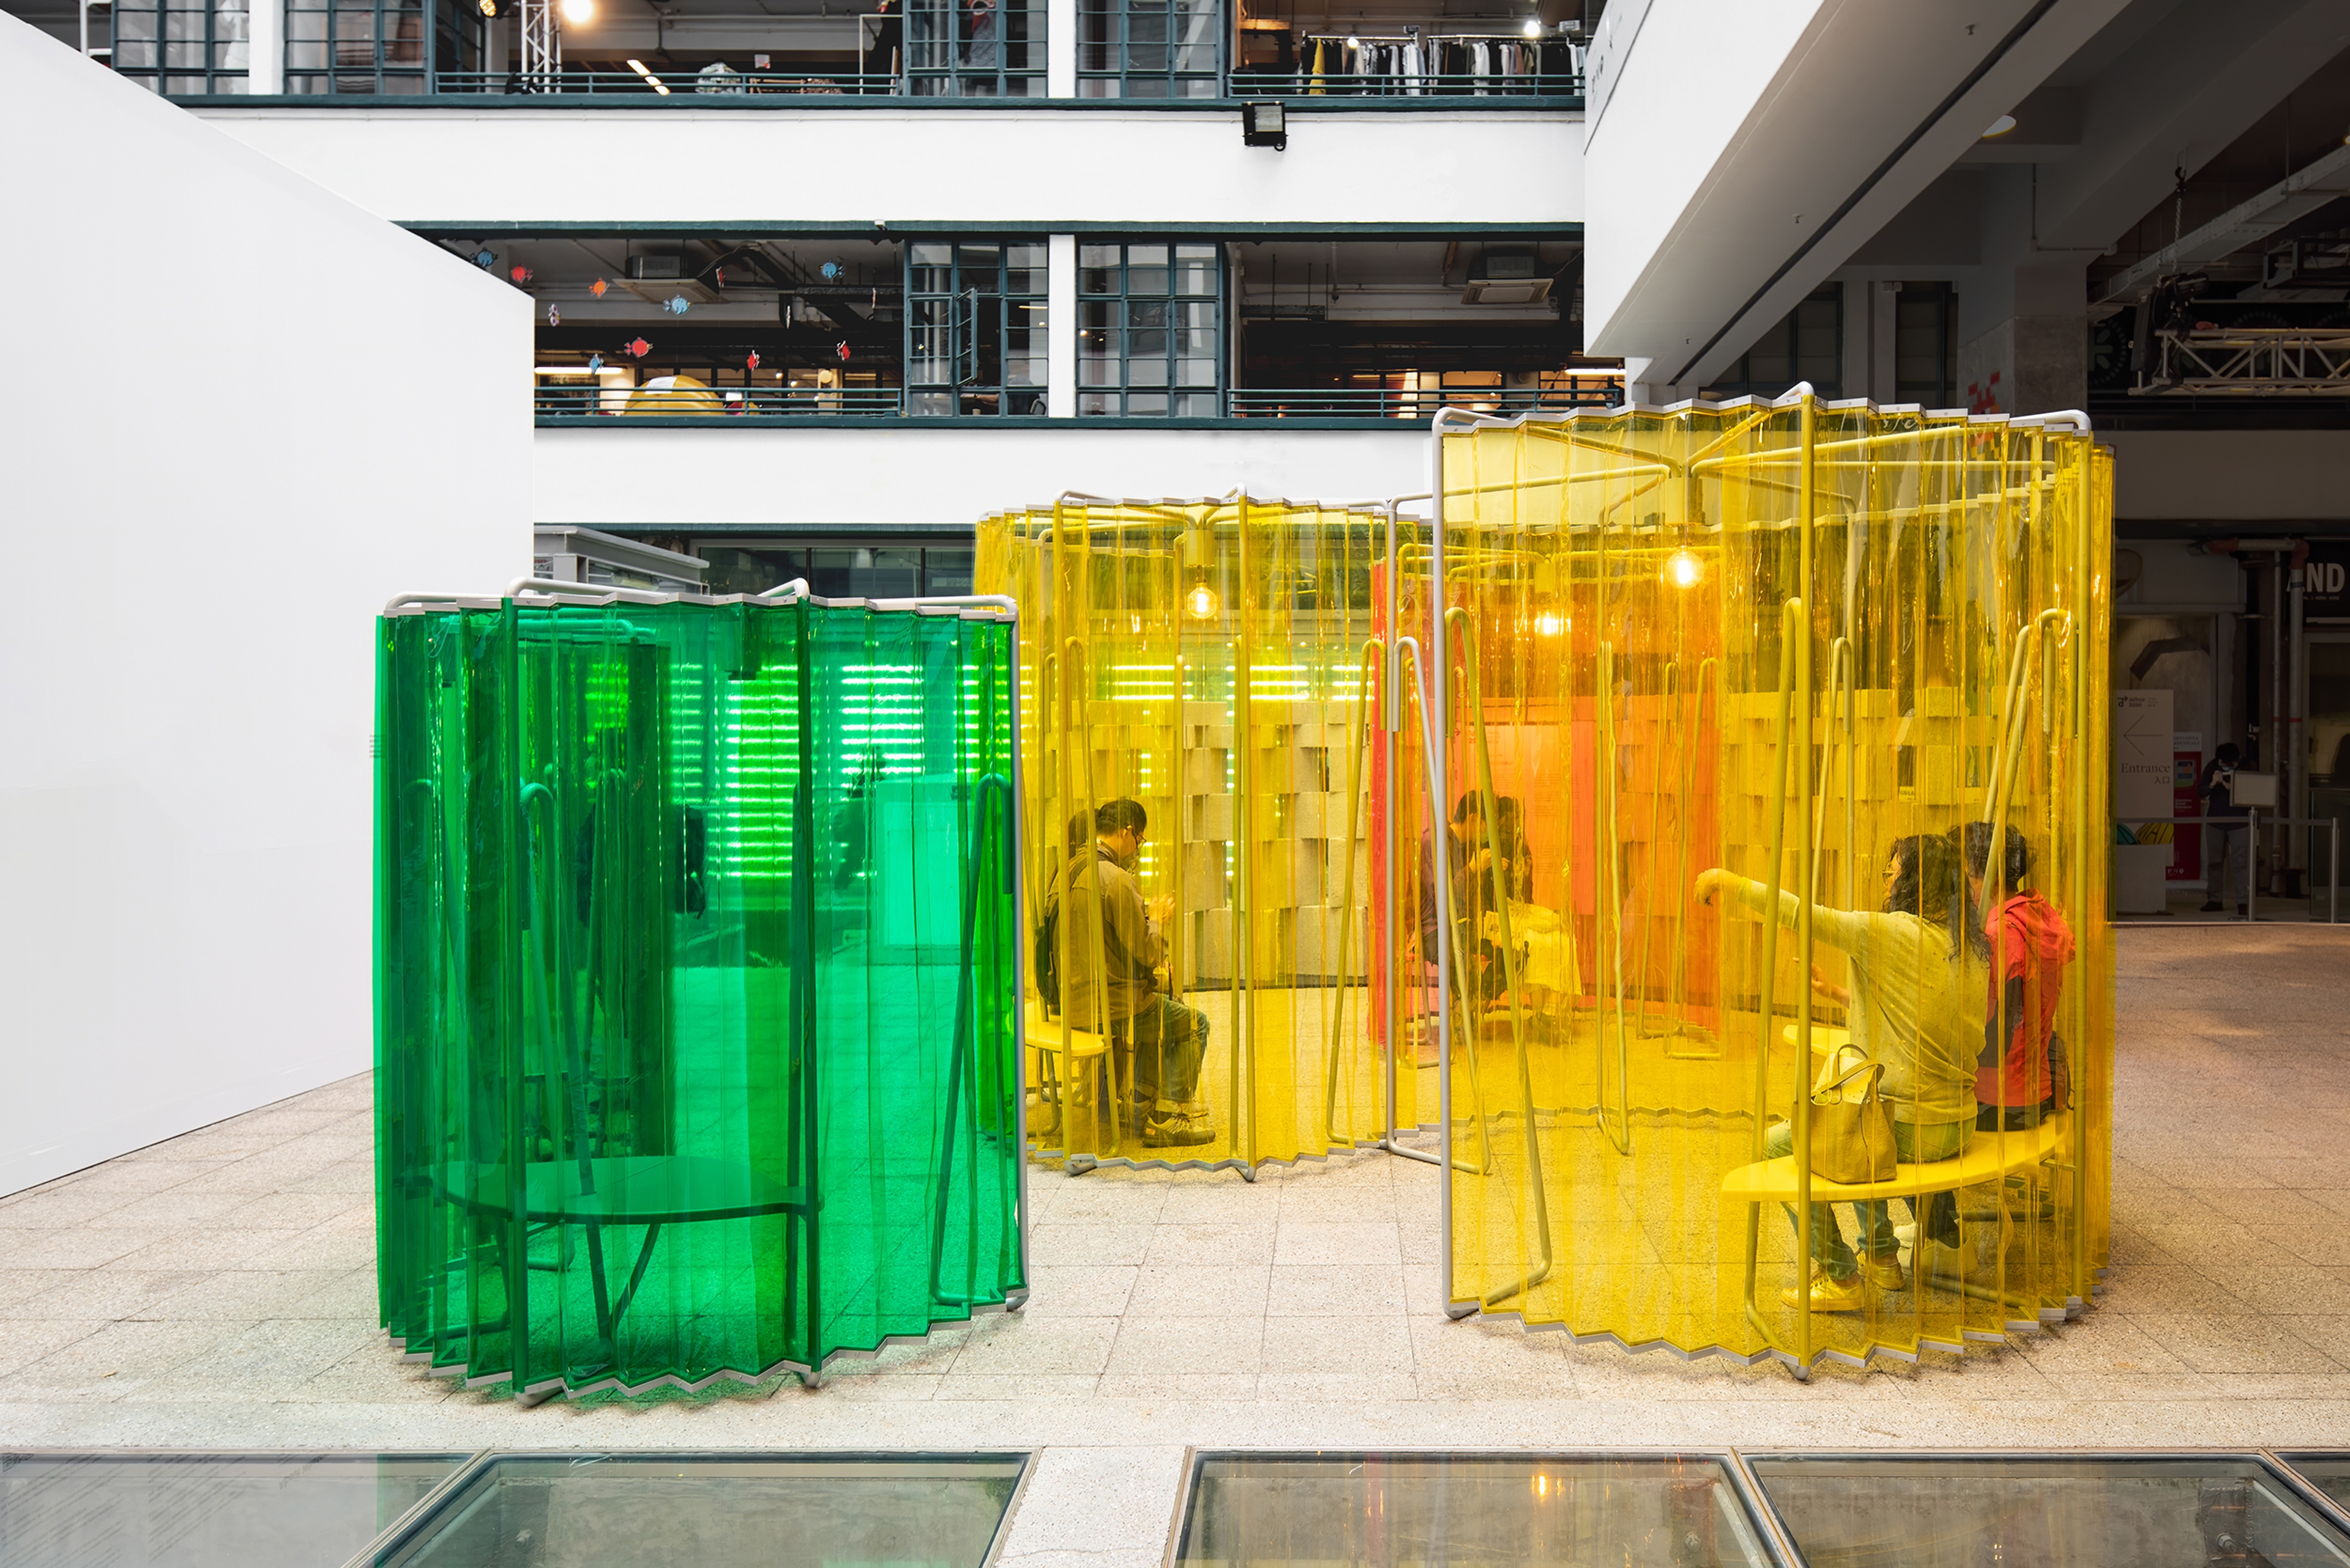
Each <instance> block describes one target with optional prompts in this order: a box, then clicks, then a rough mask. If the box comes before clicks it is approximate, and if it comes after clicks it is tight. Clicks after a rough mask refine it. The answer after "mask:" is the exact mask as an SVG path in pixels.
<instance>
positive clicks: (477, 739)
mask: <svg viewBox="0 0 2350 1568" xmlns="http://www.w3.org/2000/svg"><path fill="white" fill-rule="evenodd" d="M1012 680H1013V628H1012V625H1011V624H1010V621H1009V618H1006V617H1000V616H999V615H998V614H997V612H995V611H993V610H982V609H964V610H961V611H955V610H941V609H936V608H932V609H926V610H924V611H922V612H921V613H915V612H912V611H906V610H899V611H887V612H884V611H876V610H872V609H869V608H868V607H865V606H863V605H862V604H861V603H853V604H849V605H829V606H828V605H825V604H823V603H820V602H810V601H806V600H803V601H801V602H798V603H790V604H765V603H761V602H757V601H737V602H723V603H712V602H707V601H701V602H697V601H675V602H669V603H662V604H650V605H645V604H621V605H613V606H608V607H607V606H592V607H584V606H561V607H531V606H526V605H518V604H516V603H515V602H514V601H513V600H505V601H503V602H501V603H498V604H496V605H494V607H450V606H431V607H416V608H411V609H408V610H405V611H403V612H401V613H396V614H392V615H390V616H387V617H386V618H384V619H382V620H381V621H380V623H379V645H378V690H377V707H378V720H377V723H378V762H377V829H376V834H377V865H376V889H377V954H376V990H377V1025H376V1068H377V1076H376V1115H377V1168H378V1187H379V1191H378V1199H377V1210H378V1227H379V1229H378V1255H379V1265H380V1266H379V1276H380V1305H381V1310H382V1315H383V1322H384V1324H385V1326H386V1328H387V1329H388V1330H389V1331H390V1334H391V1335H392V1337H393V1338H394V1339H395V1340H398V1341H400V1342H401V1343H402V1344H403V1345H404V1346H405V1348H406V1350H407V1351H408V1353H409V1354H410V1355H411V1356H421V1357H423V1358H425V1359H428V1360H429V1361H430V1362H431V1363H432V1365H433V1366H435V1367H442V1368H447V1369H449V1370H450V1371H452V1372H454V1373H461V1374H463V1376H466V1377H468V1378H469V1379H473V1380H476V1381H484V1382H486V1381H492V1380H497V1379H504V1378H508V1377H511V1378H512V1379H513V1381H514V1383H515V1386H516V1388H517V1389H518V1390H520V1389H527V1390H534V1391H536V1390H552V1389H555V1388H558V1387H559V1388H562V1389H564V1390H567V1391H568V1392H572V1393H578V1392H584V1391H586V1390H587V1389H588V1388H591V1387H605V1386H620V1387H622V1388H627V1389H637V1388H641V1387H643V1386H647V1385H648V1384H650V1383H653V1382H656V1381H661V1380H672V1381H677V1382H682V1383H686V1384H699V1383H702V1382H706V1381H708V1380H710V1379H712V1378H713V1377H717V1376H745V1377H748V1376H759V1375H761V1374H763V1373H766V1372H769V1371H773V1370H775V1369H777V1368H782V1367H791V1368H796V1369H800V1370H803V1371H806V1370H812V1369H815V1368H817V1367H820V1366H822V1365H823V1363H824V1361H825V1359H826V1358H827V1356H829V1355H832V1354H833V1353H835V1352H837V1351H840V1350H844V1349H848V1350H869V1349H874V1348H877V1347H879V1345H881V1344H882V1343H883V1341H884V1340H885V1339H888V1338H889V1337H891V1336H896V1335H912V1334H923V1333H926V1332H927V1331H928V1330H929V1328H930V1327H931V1324H935V1323H939V1322H943V1321H950V1320H957V1319H962V1318H966V1317H968V1316H969V1315H970V1314H971V1312H972V1309H973V1307H975V1306H978V1305H982V1304H988V1303H1004V1302H1006V1301H1007V1300H1014V1299H1017V1298H1018V1297H1019V1296H1020V1295H1021V1294H1023V1293H1024V1289H1025V1282H1024V1273H1023V1269H1024V1258H1023V1248H1022V1244H1021V1229H1020V1211H1021V1210H1020V1180H1021V1175H1020V1147H1019V1139H1018V1119H1017V1118H1018V1115H1019V1103H1020V1087H1019V1082H1018V1071H1019V1064H1018V1057H1017V1053H1016V1051H1015V1049H1014V1033H1013V1031H1014V1012H1015V1011H1016V1007H1017V990H1016V988H1017V984H1018V979H1017V965H1016V945H1015V944H1016V934H1015V931H1014V919H1015V910H1014V881H1013V867H1014V846H1013V820H1014V812H1013V810H1012V778H1013V751H1012V748H1013V740H1012V736H1013V686H1012Z"/></svg>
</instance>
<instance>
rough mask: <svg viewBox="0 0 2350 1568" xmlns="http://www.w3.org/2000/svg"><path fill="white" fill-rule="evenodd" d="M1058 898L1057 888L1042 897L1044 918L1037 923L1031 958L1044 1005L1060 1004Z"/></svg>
mask: <svg viewBox="0 0 2350 1568" xmlns="http://www.w3.org/2000/svg"><path fill="white" fill-rule="evenodd" d="M1060 938H1061V899H1060V897H1059V892H1058V890H1057V889H1055V894H1054V896H1053V897H1051V898H1046V899H1045V918H1044V919H1041V920H1039V921H1037V922H1036V941H1035V948H1034V950H1033V951H1032V952H1031V954H1030V957H1031V958H1032V959H1033V960H1034V961H1035V962H1034V964H1033V965H1032V968H1033V969H1034V971H1035V975H1036V994H1037V995H1038V996H1040V997H1042V998H1044V1000H1045V1006H1046V1007H1047V1008H1052V1009H1057V1008H1058V1007H1059V1006H1060V1005H1061V940H1060Z"/></svg>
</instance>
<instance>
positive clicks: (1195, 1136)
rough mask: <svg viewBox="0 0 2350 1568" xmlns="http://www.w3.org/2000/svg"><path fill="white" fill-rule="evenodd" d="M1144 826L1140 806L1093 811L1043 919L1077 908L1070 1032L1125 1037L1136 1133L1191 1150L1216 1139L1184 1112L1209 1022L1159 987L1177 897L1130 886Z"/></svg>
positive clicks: (1066, 1011)
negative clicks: (1086, 841) (1091, 938)
mask: <svg viewBox="0 0 2350 1568" xmlns="http://www.w3.org/2000/svg"><path fill="white" fill-rule="evenodd" d="M1149 827H1150V819H1149V815H1148V814H1146V813H1145V812H1144V811H1143V809H1142V806H1141V804H1140V803H1139V802H1137V801H1131V800H1126V799H1118V800H1113V801H1108V802H1106V803H1104V804H1103V805H1102V806H1101V807H1100V809H1098V810H1097V811H1096V812H1095V813H1094V842H1093V843H1092V844H1091V845H1090V846H1081V847H1080V848H1079V849H1078V851H1077V853H1076V854H1074V855H1073V856H1071V857H1070V859H1069V864H1068V867H1067V868H1066V871H1065V872H1064V873H1063V875H1062V876H1061V877H1059V878H1058V879H1057V880H1056V881H1055V884H1054V886H1053V888H1052V889H1051V891H1049V892H1048V893H1047V894H1046V895H1045V920H1046V921H1048V922H1050V921H1054V920H1055V919H1057V918H1058V916H1059V914H1060V912H1061V910H1062V909H1075V910H1077V911H1080V916H1079V918H1078V919H1073V920H1072V921H1071V922H1070V923H1069V925H1068V927H1067V929H1066V933H1065V935H1064V937H1063V940H1065V941H1066V944H1067V946H1066V952H1067V955H1068V956H1067V958H1066V961H1064V962H1063V963H1062V964H1061V965H1060V968H1061V970H1062V971H1063V972H1062V975H1061V992H1062V1000H1063V1013H1062V1015H1063V1016H1064V1017H1065V1018H1067V1019H1068V1020H1069V1021H1070V1022H1071V1023H1072V1024H1073V1026H1074V1027H1076V1028H1079V1029H1087V1028H1092V1029H1098V1030H1101V1031H1102V1032H1104V1033H1109V1034H1111V1035H1113V1036H1115V1037H1117V1038H1118V1039H1121V1040H1123V1041H1124V1043H1125V1045H1126V1048H1127V1050H1128V1052H1129V1053H1130V1054H1131V1059H1132V1069H1131V1070H1132V1083H1133V1093H1134V1105H1133V1107H1132V1110H1131V1113H1130V1114H1131V1125H1132V1126H1134V1127H1137V1128H1139V1131H1140V1134H1141V1138H1142V1146H1143V1147H1145V1148H1188V1147H1196V1146H1197V1145H1200V1144H1203V1143H1208V1142H1211V1141H1212V1140H1213V1139H1214V1137H1215V1136H1216V1135H1215V1129H1214V1127H1212V1126H1211V1124H1210V1122H1209V1119H1208V1117H1207V1116H1206V1114H1205V1113H1204V1112H1201V1111H1198V1110H1194V1109H1192V1108H1191V1105H1192V1102H1193V1101H1194V1099H1195V1098H1196V1097H1197V1096H1198V1094H1199V1087H1200V1064H1201V1060H1202V1059H1204V1058H1205V1057H1206V1055H1207V1052H1208V1020H1207V1018H1206V1016H1205V1015H1204V1014H1202V1013H1201V1012H1200V1011H1199V1009H1197V1008H1194V1007H1186V1006H1185V1005H1184V1004H1183V1003H1181V1002H1178V1001H1176V1000H1175V999H1174V998H1173V997H1171V996H1169V995H1168V994H1167V993H1166V992H1165V991H1164V990H1163V989H1161V981H1160V979H1159V973H1158V970H1159V965H1160V964H1161V963H1163V962H1165V961H1166V957H1167V942H1166V939H1165V938H1164V937H1163V936H1161V935H1160V933H1159V921H1161V920H1163V919H1166V918H1167V917H1168V915H1169V913H1170V911H1171V910H1172V909H1173V907H1174V900H1173V899H1171V898H1154V899H1151V900H1149V902H1148V903H1146V902H1145V901H1144V899H1143V897H1142V888H1141V884H1140V883H1139V882H1137V881H1136V880H1135V876H1134V868H1135V865H1136V862H1137V861H1138V860H1139V857H1140V856H1141V853H1142V846H1143V844H1144V843H1145V842H1146V841H1147V840H1148V838H1149ZM1092 908H1098V909H1099V912H1100V923H1099V928H1098V929H1099V930H1100V932H1101V950H1100V954H1099V959H1100V962H1099V964H1098V965H1097V964H1096V963H1095V957H1096V955H1095V954H1093V953H1091V952H1088V951H1087V950H1086V949H1087V942H1086V941H1085V940H1084V939H1085V936H1086V934H1087V930H1088V929H1089V923H1088V922H1087V921H1086V920H1085V919H1083V918H1082V913H1083V911H1086V910H1087V909H1092Z"/></svg>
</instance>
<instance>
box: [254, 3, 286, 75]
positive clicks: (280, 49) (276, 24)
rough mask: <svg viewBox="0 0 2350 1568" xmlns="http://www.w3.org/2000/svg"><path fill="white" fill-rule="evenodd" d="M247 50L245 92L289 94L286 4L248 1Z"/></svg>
mask: <svg viewBox="0 0 2350 1568" xmlns="http://www.w3.org/2000/svg"><path fill="white" fill-rule="evenodd" d="M245 3H246V5H247V7H248V8H247V10H246V12H245V17H244V40H245V42H244V48H245V58H246V60H247V62H248V63H247V65H246V67H245V69H246V72H247V75H246V77H245V83H244V90H245V91H247V92H249V93H265V94H272V95H275V94H277V93H281V92H284V91H285V90H286V0H245Z"/></svg>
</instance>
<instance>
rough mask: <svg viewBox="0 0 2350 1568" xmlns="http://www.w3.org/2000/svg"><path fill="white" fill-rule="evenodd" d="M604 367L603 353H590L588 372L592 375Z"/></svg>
mask: <svg viewBox="0 0 2350 1568" xmlns="http://www.w3.org/2000/svg"><path fill="white" fill-rule="evenodd" d="M603 368H604V356H602V355H601V354H590V355H588V356H587V373H588V374H589V375H591V376H592V375H594V374H595V373H596V372H597V371H598V370H600V369H603Z"/></svg>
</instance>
